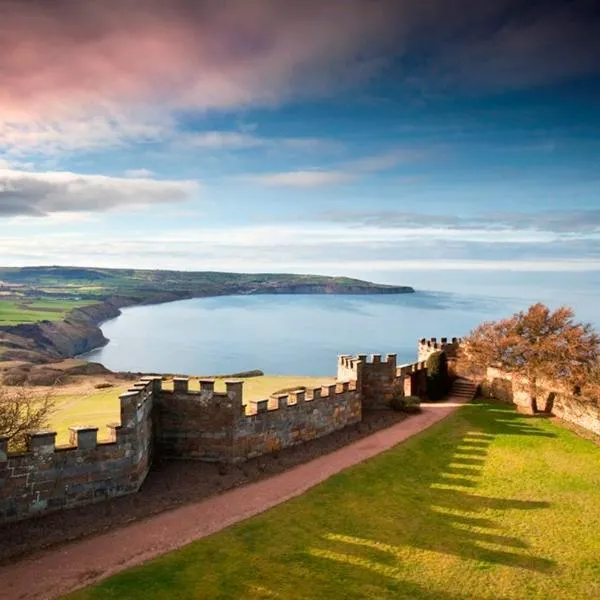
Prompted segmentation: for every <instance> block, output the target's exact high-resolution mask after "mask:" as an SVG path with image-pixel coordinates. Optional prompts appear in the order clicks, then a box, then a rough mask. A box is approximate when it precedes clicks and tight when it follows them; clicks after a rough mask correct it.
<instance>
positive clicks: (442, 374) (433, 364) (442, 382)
mask: <svg viewBox="0 0 600 600" xmlns="http://www.w3.org/2000/svg"><path fill="white" fill-rule="evenodd" d="M449 390H450V376H449V374H448V357H447V356H446V353H445V352H434V353H433V354H432V355H431V356H430V357H429V358H428V359H427V396H428V397H429V399H430V400H441V399H442V398H443V397H444V396H445V395H446V394H447V393H448V391H449Z"/></svg>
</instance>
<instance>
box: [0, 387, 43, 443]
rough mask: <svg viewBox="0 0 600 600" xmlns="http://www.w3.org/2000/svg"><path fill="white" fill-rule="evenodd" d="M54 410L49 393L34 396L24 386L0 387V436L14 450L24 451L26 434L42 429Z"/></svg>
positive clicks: (34, 394)
mask: <svg viewBox="0 0 600 600" xmlns="http://www.w3.org/2000/svg"><path fill="white" fill-rule="evenodd" d="M53 409H54V398H53V396H52V394H51V393H50V392H46V393H44V394H36V393H34V392H33V391H32V390H31V389H30V388H28V387H26V386H11V387H10V388H9V387H0V435H2V436H7V437H8V440H9V445H10V447H11V448H12V449H14V450H24V449H25V446H26V442H27V433H28V432H30V431H35V430H39V429H43V428H44V427H46V426H47V424H48V417H49V416H50V414H51V412H52V411H53Z"/></svg>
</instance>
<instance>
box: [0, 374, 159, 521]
mask: <svg viewBox="0 0 600 600" xmlns="http://www.w3.org/2000/svg"><path fill="white" fill-rule="evenodd" d="M152 386H153V382H152V381H150V380H147V381H146V382H144V383H140V384H138V385H136V386H134V388H132V391H130V392H127V393H125V394H122V395H121V424H120V425H119V424H113V425H109V426H108V427H109V431H110V441H109V442H103V443H98V441H97V437H98V429H97V428H87V427H72V428H71V445H70V446H67V447H62V446H61V447H56V446H55V439H56V433H55V432H52V431H43V432H37V433H33V434H31V435H30V439H29V445H28V451H27V452H24V453H22V454H8V441H7V439H6V438H0V521H11V520H20V519H24V518H27V517H31V516H34V515H37V514H40V513H44V512H51V511H56V510H61V509H66V508H71V507H75V506H81V505H84V504H89V503H92V502H97V501H100V500H104V499H106V498H110V497H114V496H121V495H124V494H130V493H132V492H135V491H137V490H138V489H139V487H140V485H141V484H142V482H143V481H144V479H145V477H146V475H147V473H148V469H149V467H150V462H151V460H152V419H151V413H152V399H153V394H152Z"/></svg>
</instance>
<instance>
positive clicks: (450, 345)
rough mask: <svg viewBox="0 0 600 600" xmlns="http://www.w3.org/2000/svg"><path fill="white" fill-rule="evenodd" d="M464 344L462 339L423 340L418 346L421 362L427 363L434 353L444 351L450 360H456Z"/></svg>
mask: <svg viewBox="0 0 600 600" xmlns="http://www.w3.org/2000/svg"><path fill="white" fill-rule="evenodd" d="M461 343H462V338H459V337H453V338H446V337H443V338H440V339H439V340H438V338H434V337H432V338H429V339H426V338H421V339H420V340H419V345H418V357H419V361H426V360H427V359H428V358H429V357H430V356H431V355H432V354H433V353H434V352H441V351H444V352H446V354H447V355H448V357H449V358H454V357H455V356H456V353H457V351H458V348H459V347H460V345H461Z"/></svg>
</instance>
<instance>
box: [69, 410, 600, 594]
mask: <svg viewBox="0 0 600 600" xmlns="http://www.w3.org/2000/svg"><path fill="white" fill-rule="evenodd" d="M599 531H600V448H599V447H598V446H597V445H595V444H594V443H593V442H591V441H588V440H584V439H581V438H579V437H577V436H576V435H575V434H574V433H572V432H570V431H568V430H566V429H563V428H561V427H559V426H557V425H555V424H553V423H551V422H550V421H548V420H542V419H535V420H534V419H531V418H526V417H521V416H518V415H517V413H515V412H514V411H513V410H512V408H508V407H504V406H498V405H494V404H488V403H481V402H478V403H474V404H472V405H468V406H466V407H463V408H461V409H460V410H459V411H458V413H456V414H455V415H453V416H451V417H450V418H448V419H447V420H446V421H444V422H442V423H441V424H439V425H437V426H435V427H433V428H431V429H430V430H428V431H426V432H425V433H423V434H421V435H420V436H417V437H415V438H412V439H411V440H409V441H408V442H407V443H405V444H403V445H400V446H398V447H396V448H395V449H393V450H391V451H389V452H387V453H385V454H383V455H381V456H379V457H377V458H375V459H372V460H370V461H367V462H366V463H363V464H362V465H359V466H358V467H354V468H352V469H349V470H347V471H345V472H344V473H341V474H339V475H337V476H335V477H333V478H331V479H330V480H328V481H327V482H325V483H324V484H322V485H319V486H318V487H316V488H314V489H313V490H311V491H309V492H308V493H306V494H305V495H303V496H301V497H299V498H297V499H295V500H293V501H290V502H287V503H285V504H283V505H281V506H279V507H277V508H275V509H272V510H270V511H268V512H266V513H264V514H263V515H260V516H258V517H254V518H252V519H250V520H248V521H245V522H244V523H241V524H239V525H236V526H233V527H230V528H229V529H227V530H225V531H223V532H222V533H219V534H216V535H213V536H211V537H209V538H206V539H204V540H200V541H198V542H195V543H193V544H191V545H189V546H187V547H185V548H183V549H182V550H180V551H177V552H174V553H171V554H168V555H166V556H164V557H162V558H159V559H157V560H154V561H152V562H150V563H148V564H146V565H144V566H142V567H139V568H135V569H132V570H129V571H126V572H124V573H122V574H119V575H116V576H114V577H112V578H110V579H108V580H106V581H105V582H103V583H101V584H100V585H98V586H95V587H92V588H88V589H86V590H83V591H80V592H78V593H75V594H73V595H71V596H69V598H70V599H71V600H92V599H93V600H96V599H98V600H100V599H102V600H110V599H117V598H118V599H119V600H121V599H123V598H127V599H128V600H136V599H140V600H142V599H143V600H149V599H159V598H160V599H164V598H173V599H175V598H177V599H178V600H192V599H193V600H199V599H207V598H220V599H225V598H239V599H244V600H246V599H248V600H252V599H264V598H279V599H294V600H296V599H299V600H300V599H314V598H317V599H318V598H323V599H327V600H329V599H334V598H335V599H337V598H344V599H348V600H352V599H356V600H358V599H363V598H377V599H380V598H381V599H392V598H393V599H394V600H397V599H410V600H414V599H424V600H434V599H435V600H467V599H477V600H505V599H509V598H510V599H515V600H516V599H519V600H521V599H523V598H527V599H542V598H544V599H548V600H550V599H552V600H558V599H565V600H567V599H569V600H573V599H578V598H582V599H583V598H598V597H600V535H598V532H599Z"/></svg>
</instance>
